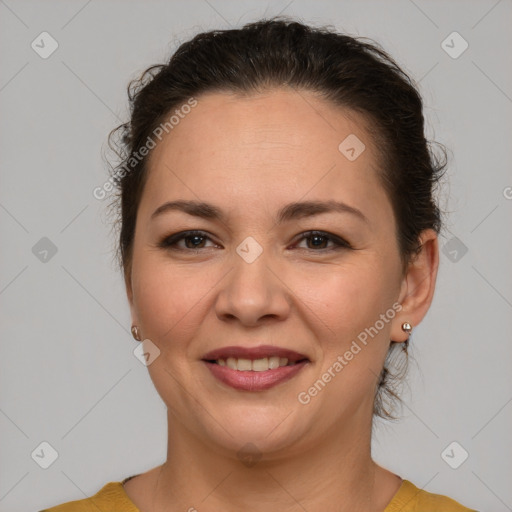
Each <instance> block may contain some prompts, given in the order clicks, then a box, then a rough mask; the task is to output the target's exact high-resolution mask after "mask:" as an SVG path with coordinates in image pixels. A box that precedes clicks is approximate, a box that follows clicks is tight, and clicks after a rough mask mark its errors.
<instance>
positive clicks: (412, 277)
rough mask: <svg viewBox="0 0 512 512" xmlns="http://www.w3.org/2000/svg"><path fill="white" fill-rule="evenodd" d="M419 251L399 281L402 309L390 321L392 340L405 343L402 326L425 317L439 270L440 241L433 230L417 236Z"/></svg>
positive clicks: (405, 334) (415, 322)
mask: <svg viewBox="0 0 512 512" xmlns="http://www.w3.org/2000/svg"><path fill="white" fill-rule="evenodd" d="M419 241H420V244H421V249H420V252H419V253H418V254H416V255H413V256H412V259H411V261H410V263H409V264H408V266H407V270H406V273H405V275H404V277H403V280H402V287H401V289H400V296H399V299H398V302H399V303H400V304H401V305H402V310H401V311H400V312H399V314H398V315H396V317H395V318H394V319H393V325H392V327H391V339H392V340H393V341H396V342H403V341H406V340H407V339H408V337H409V335H408V334H407V333H406V332H404V331H403V330H402V324H403V323H404V322H408V323H410V324H411V326H412V327H413V329H414V327H416V326H417V325H418V324H419V323H420V322H421V321H422V320H423V317H424V316H425V315H426V314H427V311H428V309H429V307H430V304H431V303H432V298H433V297H434V290H435V287H436V278H437V269H438V267H439V242H438V238H437V233H436V232H435V231H434V230H433V229H426V230H424V231H422V232H421V233H420V236H419Z"/></svg>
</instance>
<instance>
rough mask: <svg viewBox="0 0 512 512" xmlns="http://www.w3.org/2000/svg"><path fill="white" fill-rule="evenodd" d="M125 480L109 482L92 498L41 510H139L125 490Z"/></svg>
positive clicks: (136, 511) (61, 511) (92, 511)
mask: <svg viewBox="0 0 512 512" xmlns="http://www.w3.org/2000/svg"><path fill="white" fill-rule="evenodd" d="M123 482H124V480H123ZM123 482H109V483H107V484H105V485H104V486H103V487H102V488H101V489H100V490H99V491H98V492H97V493H96V494H95V495H94V496H91V497H90V498H85V499H82V500H77V501H69V502H67V503H62V504H61V505H57V506H55V507H51V508H47V509H44V510H41V511H40V512H98V510H108V511H109V512H139V510H138V509H137V507H136V506H135V505H134V504H133V502H132V501H130V499H129V498H128V495H127V494H126V493H125V492H124V488H123Z"/></svg>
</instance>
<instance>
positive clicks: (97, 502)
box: [40, 477, 476, 512]
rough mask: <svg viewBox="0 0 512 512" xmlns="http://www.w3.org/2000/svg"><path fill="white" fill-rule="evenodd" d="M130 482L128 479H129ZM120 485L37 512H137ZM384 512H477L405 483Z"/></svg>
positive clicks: (106, 487) (119, 483) (107, 485)
mask: <svg viewBox="0 0 512 512" xmlns="http://www.w3.org/2000/svg"><path fill="white" fill-rule="evenodd" d="M130 478H131V477H130ZM128 479H129V478H125V479H124V480H123V481H122V482H109V483H108V484H106V485H105V486H104V487H103V488H102V489H100V490H99V491H98V492H97V493H96V494H95V495H94V496H91V497H90V498H86V499H83V500H78V501H70V502H68V503H63V504H62V505H57V506H56V507H52V508H48V509H45V510H41V511H40V512H98V511H100V510H101V511H102V512H103V511H105V512H140V511H139V509H138V508H137V507H136V506H135V505H134V503H133V502H132V501H131V500H130V498H129V497H128V495H127V494H126V492H125V490H124V487H123V483H124V482H125V481H126V480H128ZM384 512H476V511H475V510H472V509H469V508H466V507H463V506H462V505H461V504H459V503H457V502H456V501H454V500H452V499H451V498H447V497H446V496H441V495H439V494H432V493H430V492H426V491H423V490H421V489H418V488H417V487H416V486H415V485H414V484H412V483H411V482H409V481H408V480H403V481H402V485H401V486H400V488H399V489H398V491H397V493H396V494H395V495H394V496H393V499H392V500H391V501H390V502H389V503H388V506H387V507H386V508H385V509H384Z"/></svg>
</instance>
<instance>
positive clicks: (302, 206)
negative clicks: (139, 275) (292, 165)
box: [151, 200, 369, 224]
mask: <svg viewBox="0 0 512 512" xmlns="http://www.w3.org/2000/svg"><path fill="white" fill-rule="evenodd" d="M173 210H178V211H182V212H184V213H187V214H188V215H192V216H194V217H200V218H203V219H210V220H220V221H222V222H224V223H225V221H226V217H227V216H226V214H225V213H224V212H223V211H222V210H221V209H220V208H218V207H217V206H215V205H213V204H210V203H205V202H203V201H190V200H187V201H185V200H179V201H169V202H167V203H164V204H162V205H160V206H159V207H158V208H157V209H156V210H155V211H154V212H153V213H152V215H151V219H153V218H155V217H157V216H159V215H162V214H163V213H165V212H169V211H173ZM322 213H349V214H352V215H355V216H356V217H358V218H359V219H361V220H362V221H364V222H366V223H369V221H368V218H367V217H366V216H365V215H364V214H363V212H362V211H361V210H358V209H357V208H354V207H353V206H350V205H348V204H346V203H343V202H340V201H334V200H332V201H302V202H295V203H289V204H287V205H286V206H284V207H283V208H281V209H280V210H279V212H278V215H277V223H278V224H282V223H284V222H289V221H291V220H294V219H302V218H304V217H312V216H314V215H320V214H322Z"/></svg>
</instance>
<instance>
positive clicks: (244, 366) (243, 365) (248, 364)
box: [237, 359, 252, 372]
mask: <svg viewBox="0 0 512 512" xmlns="http://www.w3.org/2000/svg"><path fill="white" fill-rule="evenodd" d="M237 370H240V371H242V372H247V371H250V370H252V361H251V360H250V359H239V360H238V367H237Z"/></svg>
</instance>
